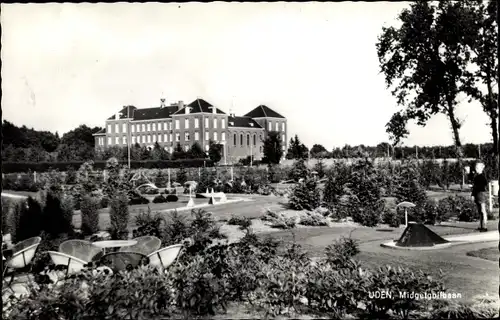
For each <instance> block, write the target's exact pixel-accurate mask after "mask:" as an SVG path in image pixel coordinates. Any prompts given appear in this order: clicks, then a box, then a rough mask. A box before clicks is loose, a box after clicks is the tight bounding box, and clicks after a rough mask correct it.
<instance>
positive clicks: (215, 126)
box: [214, 118, 217, 129]
mask: <svg viewBox="0 0 500 320" xmlns="http://www.w3.org/2000/svg"><path fill="white" fill-rule="evenodd" d="M214 129H217V118H215V119H214Z"/></svg>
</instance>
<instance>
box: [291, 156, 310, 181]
mask: <svg viewBox="0 0 500 320" xmlns="http://www.w3.org/2000/svg"><path fill="white" fill-rule="evenodd" d="M308 175H309V170H308V169H307V166H306V163H305V161H304V159H298V160H295V162H294V163H293V167H292V170H290V173H289V175H288V178H289V179H291V180H294V181H299V180H300V179H305V178H307V176H308Z"/></svg>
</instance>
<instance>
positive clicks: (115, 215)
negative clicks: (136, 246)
mask: <svg viewBox="0 0 500 320" xmlns="http://www.w3.org/2000/svg"><path fill="white" fill-rule="evenodd" d="M128 203H129V200H128V197H127V196H126V195H125V194H124V193H119V194H118V195H117V196H116V197H115V198H114V199H112V200H111V204H110V210H109V218H110V222H111V230H112V237H113V235H114V237H113V238H117V240H118V239H127V237H128V229H127V226H128V220H129V211H128Z"/></svg>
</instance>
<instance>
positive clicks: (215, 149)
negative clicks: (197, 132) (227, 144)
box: [208, 140, 223, 163]
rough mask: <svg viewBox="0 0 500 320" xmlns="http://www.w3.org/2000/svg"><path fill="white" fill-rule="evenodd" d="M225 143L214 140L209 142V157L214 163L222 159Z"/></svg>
mask: <svg viewBox="0 0 500 320" xmlns="http://www.w3.org/2000/svg"><path fill="white" fill-rule="evenodd" d="M222 148H223V145H222V144H220V143H215V142H213V141H212V140H210V141H209V142H208V157H209V158H210V160H212V161H213V162H214V163H219V161H220V160H221V159H222V150H223V149H222Z"/></svg>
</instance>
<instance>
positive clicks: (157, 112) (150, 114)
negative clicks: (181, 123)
mask: <svg viewBox="0 0 500 320" xmlns="http://www.w3.org/2000/svg"><path fill="white" fill-rule="evenodd" d="M176 111H177V106H168V107H163V108H160V107H156V108H145V109H137V110H136V111H135V112H134V120H154V119H165V118H170V116H171V115H172V114H174V113H175V112H176Z"/></svg>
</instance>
